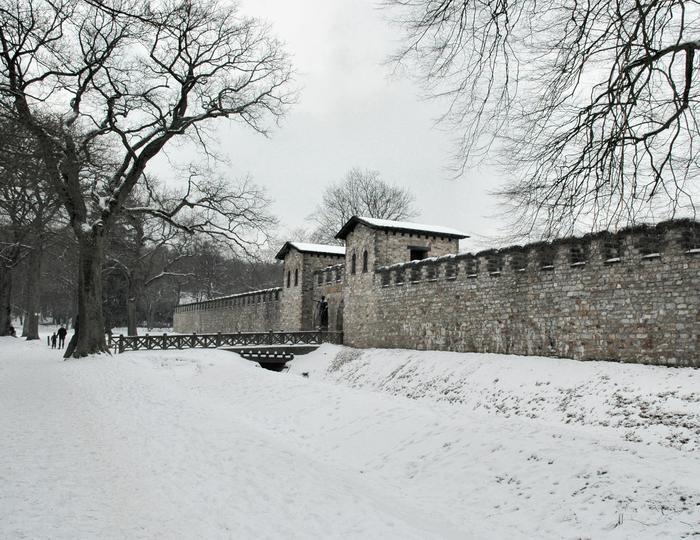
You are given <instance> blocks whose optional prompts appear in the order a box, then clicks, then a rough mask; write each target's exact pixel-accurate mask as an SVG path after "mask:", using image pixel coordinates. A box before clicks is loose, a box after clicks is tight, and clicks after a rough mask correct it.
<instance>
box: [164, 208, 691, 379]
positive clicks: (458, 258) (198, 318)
mask: <svg viewBox="0 0 700 540" xmlns="http://www.w3.org/2000/svg"><path fill="white" fill-rule="evenodd" d="M348 223H349V224H350V225H351V226H347V227H345V228H344V232H343V239H344V240H345V244H346V245H345V253H346V255H345V256H343V255H342V248H339V247H338V246H317V245H312V244H298V243H293V242H288V243H287V244H285V247H284V248H282V250H281V251H280V253H279V254H278V258H280V259H281V260H283V261H284V282H283V283H282V287H280V288H277V289H269V290H266V291H254V292H251V293H244V294H241V295H233V296H230V297H225V298H220V299H215V300H211V301H208V302H200V303H197V304H189V305H184V306H179V307H178V308H177V310H176V312H175V317H174V318H175V330H176V331H178V332H186V333H189V332H198V333H203V332H235V331H267V330H285V331H296V330H313V329H316V328H317V327H318V326H319V324H320V321H319V320H318V311H317V309H318V308H317V306H318V302H319V301H320V299H321V297H322V296H325V297H326V300H327V301H328V304H329V326H328V329H329V330H332V331H338V330H342V331H343V332H344V341H345V343H346V344H348V345H351V346H355V347H391V348H410V349H435V350H451V351H462V352H494V353H512V354H525V355H541V356H559V357H570V358H575V359H581V360H616V361H623V362H638V363H648V364H661V365H669V366H695V367H700V355H699V351H700V223H698V222H696V221H692V220H676V221H669V222H664V223H660V224H658V225H656V226H640V227H635V228H629V229H626V230H623V231H620V232H619V233H616V234H611V233H600V234H595V235H588V236H585V237H582V238H565V239H561V240H557V241H554V242H551V243H536V244H529V245H526V246H514V247H510V248H506V249H501V250H487V251H482V252H480V253H476V254H469V253H466V254H457V241H458V237H457V235H456V234H455V233H454V232H449V230H447V232H445V231H441V229H440V228H439V227H438V228H436V227H431V226H426V229H425V230H416V229H415V228H414V225H415V224H396V225H393V226H392V225H391V223H390V224H389V225H386V226H385V225H384V223H386V222H384V223H381V224H377V223H373V222H372V221H368V220H362V219H355V220H354V221H353V220H351V221H350V222H348ZM338 250H341V251H338ZM414 257H428V258H425V259H423V260H414V261H412V262H408V261H409V260H410V259H412V258H414Z"/></svg>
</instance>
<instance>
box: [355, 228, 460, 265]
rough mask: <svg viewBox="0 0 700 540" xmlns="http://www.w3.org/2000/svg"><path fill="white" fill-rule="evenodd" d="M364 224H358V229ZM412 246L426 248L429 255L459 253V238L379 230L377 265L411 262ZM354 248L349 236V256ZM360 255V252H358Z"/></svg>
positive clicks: (376, 249) (376, 242) (376, 251)
mask: <svg viewBox="0 0 700 540" xmlns="http://www.w3.org/2000/svg"><path fill="white" fill-rule="evenodd" d="M362 226H363V225H358V226H357V227H356V230H357V229H358V228H360V227H362ZM410 248H424V249H426V250H427V256H428V257H440V256H442V255H449V254H451V253H457V251H458V250H459V240H457V239H456V238H448V237H445V236H439V235H435V234H418V233H409V232H401V231H390V230H384V231H377V232H376V241H375V246H374V253H375V260H376V265H377V266H384V265H387V264H395V263H400V262H409V261H410V260H411V259H410V257H409V254H410ZM351 249H352V241H351V238H350V236H349V237H348V257H350V251H351ZM358 257H359V254H358ZM358 260H359V259H358Z"/></svg>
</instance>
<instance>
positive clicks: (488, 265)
mask: <svg viewBox="0 0 700 540" xmlns="http://www.w3.org/2000/svg"><path fill="white" fill-rule="evenodd" d="M698 254H700V223H698V222H696V221H692V220H674V221H666V222H662V223H659V224H658V225H655V226H648V225H641V226H636V227H628V228H626V229H623V230H621V231H619V232H617V233H610V232H601V233H597V234H589V235H586V236H582V237H570V238H562V239H557V240H554V241H551V242H536V243H531V244H527V245H524V246H509V247H506V248H502V249H487V250H483V251H479V252H477V253H460V254H457V255H446V256H443V257H433V258H429V259H423V260H420V261H411V262H407V263H399V264H394V265H390V266H382V267H379V268H377V274H378V276H379V277H378V283H379V285H381V286H383V287H388V286H391V285H404V284H406V283H422V282H428V283H429V282H432V281H437V280H438V279H444V280H454V279H457V278H458V277H461V278H464V279H476V278H480V277H491V278H499V277H516V278H517V277H520V278H522V277H523V276H524V275H526V274H528V273H537V272H553V271H554V272H562V271H565V270H567V269H579V270H584V269H586V268H588V269H591V268H595V271H596V272H605V271H606V268H608V267H612V266H613V265H635V264H645V263H648V262H651V261H657V262H663V261H664V260H668V259H669V258H673V259H675V258H680V259H681V260H682V258H683V257H692V256H695V255H698Z"/></svg>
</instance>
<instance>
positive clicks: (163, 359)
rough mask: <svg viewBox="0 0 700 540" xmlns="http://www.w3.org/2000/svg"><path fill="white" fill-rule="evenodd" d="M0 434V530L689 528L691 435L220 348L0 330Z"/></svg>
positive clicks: (137, 533)
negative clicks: (493, 405) (365, 379)
mask: <svg viewBox="0 0 700 540" xmlns="http://www.w3.org/2000/svg"><path fill="white" fill-rule="evenodd" d="M313 361H314V360H313V358H310V359H309V360H307V362H313ZM678 373H682V370H678ZM0 433H1V434H2V436H1V438H0V538H195V537H200V538H487V537H488V538H518V537H522V538H525V537H539V538H559V537H568V538H576V537H594V538H600V537H604V538H630V537H635V538H642V537H662V536H669V537H679V536H681V535H683V534H692V533H693V532H700V505H698V503H700V482H699V481H698V478H700V459H699V458H698V457H697V456H696V455H695V454H694V453H692V452H684V451H679V450H677V449H674V448H667V447H663V446H661V445H656V444H639V443H635V442H631V441H625V440H623V439H621V438H620V437H619V436H617V435H616V434H615V433H614V432H611V431H610V430H605V429H603V428H596V427H591V426H572V425H564V424H560V423H556V422H552V421H548V422H545V421H541V420H533V419H528V418H521V417H511V418H504V417H501V416H497V415H494V414H488V413H483V412H474V411H473V410H468V409H467V408H465V407H463V406H460V405H456V404H449V403H441V402H438V401H434V400H410V399H407V398H403V397H397V396H391V395H386V394H383V393H379V392H375V391H371V390H368V389H364V388H359V389H358V388H349V387H345V386H343V385H340V384H333V383H331V382H325V381H321V380H316V379H315V378H313V377H312V378H304V377H300V376H296V375H292V374H278V373H272V372H268V371H265V370H262V369H260V368H258V367H257V366H255V365H254V364H251V363H248V362H246V361H243V360H241V359H240V358H238V357H237V356H235V355H233V354H231V353H226V352H219V351H180V352H176V351H172V352H166V353H163V352H158V353H146V352H141V353H130V354H124V355H120V356H117V357H107V356H104V357H100V358H91V359H84V360H76V361H68V362H62V361H60V358H59V355H58V353H57V352H56V351H50V350H47V349H46V348H45V347H44V346H43V345H42V344H40V343H25V342H22V341H19V340H13V339H11V338H2V339H0Z"/></svg>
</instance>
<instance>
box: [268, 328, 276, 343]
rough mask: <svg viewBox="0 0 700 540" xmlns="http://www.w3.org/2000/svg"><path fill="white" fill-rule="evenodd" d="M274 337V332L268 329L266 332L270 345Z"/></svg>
mask: <svg viewBox="0 0 700 540" xmlns="http://www.w3.org/2000/svg"><path fill="white" fill-rule="evenodd" d="M274 339H275V335H274V333H273V332H272V330H270V333H269V334H268V343H269V344H270V345H272V344H273V343H274V341H273V340H274Z"/></svg>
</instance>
